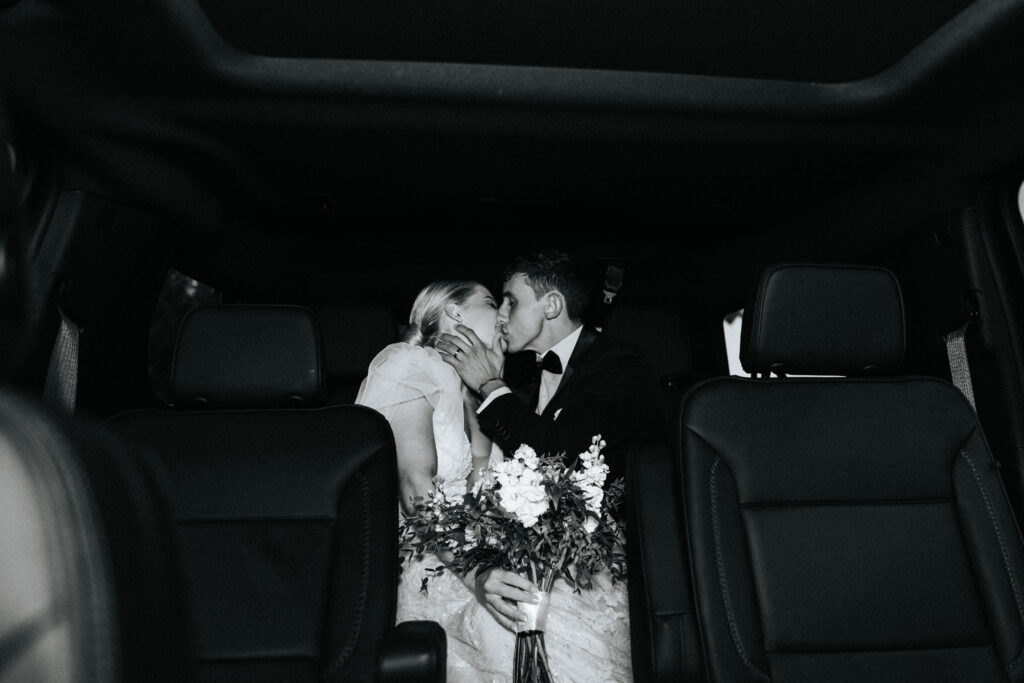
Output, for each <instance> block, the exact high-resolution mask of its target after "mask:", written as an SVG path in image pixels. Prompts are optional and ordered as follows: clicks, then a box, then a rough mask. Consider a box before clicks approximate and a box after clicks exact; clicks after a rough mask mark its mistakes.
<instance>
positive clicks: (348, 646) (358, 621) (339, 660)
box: [322, 471, 371, 679]
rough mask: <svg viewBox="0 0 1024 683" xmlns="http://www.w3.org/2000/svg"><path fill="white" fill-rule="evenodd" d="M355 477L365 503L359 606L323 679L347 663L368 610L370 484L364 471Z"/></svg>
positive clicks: (357, 640)
mask: <svg viewBox="0 0 1024 683" xmlns="http://www.w3.org/2000/svg"><path fill="white" fill-rule="evenodd" d="M354 476H355V477H357V478H358V479H359V484H360V493H362V504H363V571H362V575H361V579H362V580H361V581H360V583H359V592H358V598H359V602H358V606H357V607H356V613H355V618H354V620H353V621H354V624H353V627H352V629H351V630H350V631H349V637H348V640H347V642H346V643H345V646H344V647H343V648H342V650H341V652H340V653H338V656H337V657H335V658H334V661H332V662H331V665H330V666H329V667H328V668H327V671H325V672H324V675H323V676H322V678H323V679H328V678H330V677H331V676H332V675H333V674H334V673H335V672H336V671H337V669H338V668H340V667H341V666H342V665H344V664H345V662H346V661H347V660H348V658H349V657H351V656H352V653H353V652H354V651H355V649H356V643H358V642H359V636H360V633H361V631H362V629H363V613H364V612H365V611H366V599H367V594H368V589H369V579H370V552H371V548H370V516H371V510H370V486H369V483H368V482H367V480H366V476H365V475H364V474H363V473H362V472H358V471H357V472H356V473H355V474H354Z"/></svg>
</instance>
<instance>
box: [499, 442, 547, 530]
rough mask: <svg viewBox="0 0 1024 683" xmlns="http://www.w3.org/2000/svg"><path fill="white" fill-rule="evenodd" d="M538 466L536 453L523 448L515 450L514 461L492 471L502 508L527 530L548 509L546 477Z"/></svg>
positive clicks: (504, 462)
mask: <svg viewBox="0 0 1024 683" xmlns="http://www.w3.org/2000/svg"><path fill="white" fill-rule="evenodd" d="M538 463H539V459H538V457H537V453H536V452H535V451H534V450H533V449H532V448H530V447H529V446H527V445H525V444H524V445H522V446H520V447H519V448H518V449H516V452H515V454H514V457H512V458H510V459H509V460H505V461H503V462H500V463H498V464H497V465H495V466H494V468H493V469H494V477H495V480H496V481H497V484H498V486H499V489H498V497H499V499H500V501H501V506H502V508H504V509H505V511H506V512H509V513H511V514H512V515H515V517H516V518H517V519H518V520H519V521H520V522H522V524H523V526H524V527H526V528H527V529H529V528H530V527H532V526H533V525H534V524H536V523H537V519H538V518H539V517H540V516H541V515H543V514H544V513H545V512H547V509H548V495H547V491H546V490H545V489H544V477H543V475H541V473H540V472H538V471H537V469H536V468H537V465H538Z"/></svg>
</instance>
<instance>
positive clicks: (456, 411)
mask: <svg viewBox="0 0 1024 683" xmlns="http://www.w3.org/2000/svg"><path fill="white" fill-rule="evenodd" d="M417 398H426V399H427V401H428V402H429V403H430V405H431V406H432V407H433V408H434V414H433V419H432V425H433V429H434V441H435V447H436V451H437V473H438V476H440V477H443V478H444V480H445V481H444V484H443V486H444V488H445V490H446V493H451V494H456V495H462V494H463V493H465V492H466V480H467V478H468V476H469V473H470V469H471V468H472V451H471V449H470V443H469V437H468V436H467V435H466V430H465V417H464V414H463V406H462V388H461V381H460V380H459V376H458V374H457V373H456V372H455V370H454V368H452V367H451V366H450V365H448V364H447V363H445V362H444V361H443V360H441V357H440V355H439V354H438V353H437V352H436V351H435V350H434V349H431V348H423V347H418V346H412V345H410V344H407V343H404V342H401V343H398V344H392V345H390V346H388V347H386V348H385V349H384V350H383V351H381V352H380V353H379V354H378V355H377V357H376V358H374V360H373V362H372V363H370V370H369V373H368V374H367V377H366V379H365V380H364V381H363V384H362V386H361V387H360V389H359V394H358V396H357V397H356V403H359V404H361V405H366V406H369V407H371V408H375V409H377V410H378V411H380V412H381V413H382V414H383V415H384V417H386V418H387V419H388V420H389V421H390V420H391V419H392V417H393V415H394V413H395V408H396V407H397V406H398V405H400V404H401V403H403V402H405V401H411V400H415V399H417ZM501 458H502V454H501V451H500V449H498V448H497V447H496V446H495V447H494V448H493V449H492V451H491V461H492V462H494V461H496V460H497V461H500V460H501ZM440 566H442V563H441V561H440V560H439V559H437V557H435V556H433V555H430V556H426V557H424V558H423V559H422V560H419V561H417V562H413V563H412V564H407V565H403V566H402V576H401V580H400V581H399V586H398V614H397V619H396V621H398V622H402V621H411V620H427V621H436V622H438V623H440V624H441V626H442V627H443V628H444V630H445V633H446V634H447V636H448V681H449V683H478V682H481V681H488V682H489V681H499V682H508V683H511V681H512V656H513V654H514V652H515V634H513V633H511V632H509V631H507V630H505V629H504V628H503V627H502V626H501V625H499V624H498V622H496V621H495V620H494V618H493V617H492V616H491V615H490V614H488V613H487V611H486V610H484V608H483V607H482V606H481V605H480V604H479V603H478V602H477V601H476V598H475V597H474V596H473V594H472V593H470V591H469V589H468V588H466V586H464V585H463V584H462V581H461V580H460V579H459V578H458V577H456V576H454V575H452V574H451V573H449V572H446V573H445V574H444V575H442V576H440V577H436V578H431V579H430V581H429V582H428V584H427V591H426V592H423V591H421V590H420V586H421V584H422V579H423V578H424V577H426V576H427V573H426V569H427V568H432V567H440ZM628 615H629V611H628V603H627V596H626V586H625V585H624V584H617V585H613V584H612V581H611V578H610V575H608V574H607V573H605V574H601V575H599V576H597V577H595V580H594V588H593V589H592V590H589V591H581V592H580V593H573V592H572V589H571V588H570V587H569V586H568V585H567V584H565V583H564V582H563V581H556V582H555V585H554V588H553V589H552V591H551V607H550V610H549V612H548V623H547V630H546V631H545V634H544V639H545V644H546V645H547V650H548V656H549V658H550V662H551V668H552V670H553V672H554V675H555V680H556V681H566V682H576V681H579V682H580V683H583V682H586V683H592V682H595V681H631V680H632V673H631V668H630V650H629V620H628Z"/></svg>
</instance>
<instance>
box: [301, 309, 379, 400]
mask: <svg viewBox="0 0 1024 683" xmlns="http://www.w3.org/2000/svg"><path fill="white" fill-rule="evenodd" d="M316 319H317V322H318V324H319V326H320V339H321V343H322V345H323V353H324V374H325V381H326V383H327V396H328V398H327V400H328V402H329V403H331V404H339V403H352V402H353V401H354V400H355V398H356V394H357V393H358V392H359V385H360V384H361V383H362V381H363V379H364V378H365V377H366V371H367V369H368V368H369V367H370V361H372V360H373V357H374V356H376V355H377V354H378V353H380V351H381V349H383V348H384V347H385V346H387V345H388V344H393V343H394V342H397V341H398V338H399V337H398V326H397V325H396V324H395V319H394V317H393V316H392V315H391V312H390V311H389V310H388V309H386V308H384V307H382V306H374V305H370V304H355V303H350V304H343V303H337V304H323V305H321V306H318V307H317V309H316Z"/></svg>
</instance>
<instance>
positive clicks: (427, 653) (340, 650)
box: [108, 305, 445, 681]
mask: <svg viewBox="0 0 1024 683" xmlns="http://www.w3.org/2000/svg"><path fill="white" fill-rule="evenodd" d="M322 374H323V373H322V370H321V358H320V346H319V339H318V334H317V329H316V323H315V320H314V318H313V314H312V312H311V311H309V310H308V309H305V308H301V307H293V306H243V305H220V306H208V307H201V308H197V309H195V310H193V311H191V312H190V313H189V314H188V315H187V316H186V318H185V319H184V321H183V323H182V328H181V331H180V334H179V339H178V344H177V350H176V353H175V358H174V366H173V370H172V389H173V393H174V408H173V409H171V410H139V411H132V412H128V413H123V414H120V415H117V416H115V417H113V418H111V419H110V420H109V421H108V426H109V427H111V428H112V429H114V430H116V431H117V432H119V433H120V434H122V435H123V436H124V438H125V439H127V440H129V442H130V443H131V444H133V446H134V448H135V449H136V452H137V454H138V457H139V458H140V459H141V461H142V462H144V463H145V464H146V467H147V468H148V470H150V471H152V472H154V473H155V474H154V476H155V477H157V478H158V479H159V480H160V481H162V482H165V487H166V490H167V497H168V499H169V503H170V507H171V510H172V514H173V518H174V525H175V529H176V538H177V542H178V544H179V546H180V548H181V574H182V576H183V577H184V581H185V584H186V588H187V601H186V604H185V608H186V610H187V612H188V617H189V622H190V626H191V630H192V632H193V633H194V644H193V650H192V652H191V658H192V660H193V664H194V669H195V671H196V676H197V678H198V679H199V680H246V681H256V680H268V681H270V680H273V681H280V680H292V681H303V680H305V681H315V680H331V681H342V680H344V681H371V680H376V679H377V678H378V669H380V671H381V672H382V673H381V674H380V676H381V677H382V678H387V677H388V676H393V675H394V674H393V672H394V671H396V670H398V671H401V672H402V673H403V675H404V676H405V679H406V680H429V681H438V680H443V677H444V668H445V643H444V633H443V631H442V630H441V628H440V626H438V625H437V624H436V623H433V622H414V623H410V624H404V625H401V626H400V629H403V630H404V632H408V633H411V634H412V635H411V636H410V638H408V639H406V638H402V637H398V636H396V632H395V627H394V620H395V599H396V597H395V595H396V586H397V580H398V546H397V525H398V519H397V510H398V506H397V504H396V501H397V472H396V463H395V451H394V439H393V436H392V434H391V430H390V427H389V425H388V423H387V421H386V420H385V419H384V418H383V417H382V416H381V415H379V414H378V413H376V412H375V411H373V410H370V409H368V408H364V407H361V406H351V405H346V406H332V407H322V406H323V403H324V396H325V392H324V389H323V382H322Z"/></svg>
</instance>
